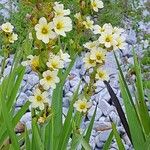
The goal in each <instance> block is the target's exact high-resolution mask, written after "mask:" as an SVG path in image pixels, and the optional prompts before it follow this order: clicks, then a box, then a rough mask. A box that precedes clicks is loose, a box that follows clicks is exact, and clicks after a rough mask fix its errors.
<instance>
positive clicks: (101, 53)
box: [90, 48, 106, 64]
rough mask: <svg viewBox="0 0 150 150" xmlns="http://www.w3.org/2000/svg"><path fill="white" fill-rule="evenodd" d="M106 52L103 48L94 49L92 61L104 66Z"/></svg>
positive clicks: (91, 56)
mask: <svg viewBox="0 0 150 150" xmlns="http://www.w3.org/2000/svg"><path fill="white" fill-rule="evenodd" d="M105 57H106V52H105V50H104V49H102V48H97V49H93V50H92V51H91V55H90V59H91V60H95V61H96V62H97V63H100V64H103V63H104V62H105Z"/></svg>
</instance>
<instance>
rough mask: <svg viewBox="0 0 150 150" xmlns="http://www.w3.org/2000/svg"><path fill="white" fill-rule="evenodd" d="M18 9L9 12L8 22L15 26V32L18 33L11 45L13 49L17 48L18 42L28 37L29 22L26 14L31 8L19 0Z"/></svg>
mask: <svg viewBox="0 0 150 150" xmlns="http://www.w3.org/2000/svg"><path fill="white" fill-rule="evenodd" d="M17 5H18V10H17V11H13V12H11V13H10V22H11V23H12V24H13V26H15V30H16V33H17V34H18V41H17V42H16V43H15V44H14V45H13V48H14V51H16V50H17V48H19V47H20V46H19V45H20V44H21V43H22V42H23V41H24V40H25V39H26V38H27V37H28V34H29V31H28V30H29V27H30V24H29V22H28V20H27V17H26V15H27V14H29V13H30V12H31V10H32V8H31V7H30V5H28V6H26V5H23V3H21V2H19V3H18V4H17Z"/></svg>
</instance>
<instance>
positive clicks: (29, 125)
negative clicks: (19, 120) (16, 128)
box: [25, 121, 32, 130]
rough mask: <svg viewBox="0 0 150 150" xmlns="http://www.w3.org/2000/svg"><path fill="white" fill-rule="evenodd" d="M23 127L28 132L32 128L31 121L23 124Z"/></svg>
mask: <svg viewBox="0 0 150 150" xmlns="http://www.w3.org/2000/svg"><path fill="white" fill-rule="evenodd" d="M25 125H26V127H27V129H28V130H30V129H31V128H32V126H31V121H27V122H26V123H25Z"/></svg>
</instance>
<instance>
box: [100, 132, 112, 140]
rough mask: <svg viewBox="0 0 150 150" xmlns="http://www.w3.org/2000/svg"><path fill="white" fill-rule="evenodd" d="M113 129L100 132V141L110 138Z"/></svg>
mask: <svg viewBox="0 0 150 150" xmlns="http://www.w3.org/2000/svg"><path fill="white" fill-rule="evenodd" d="M111 131H112V130H105V131H102V132H100V134H99V135H98V139H99V141H102V142H105V141H106V140H107V139H108V137H109V135H110V133H111Z"/></svg>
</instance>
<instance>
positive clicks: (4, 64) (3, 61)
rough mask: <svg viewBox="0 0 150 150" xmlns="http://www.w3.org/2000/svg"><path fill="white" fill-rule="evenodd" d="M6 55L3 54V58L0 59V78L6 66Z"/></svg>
mask: <svg viewBox="0 0 150 150" xmlns="http://www.w3.org/2000/svg"><path fill="white" fill-rule="evenodd" d="M6 59H7V58H6V57H5V56H4V59H3V60H2V68H1V72H0V79H1V78H2V77H3V73H4V69H5V66H6Z"/></svg>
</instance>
